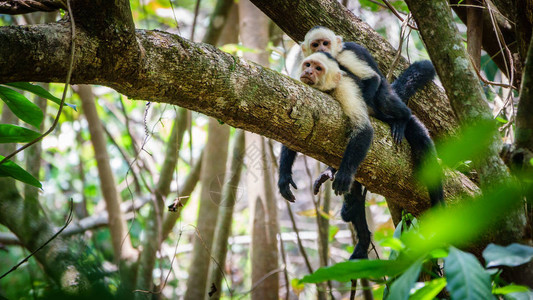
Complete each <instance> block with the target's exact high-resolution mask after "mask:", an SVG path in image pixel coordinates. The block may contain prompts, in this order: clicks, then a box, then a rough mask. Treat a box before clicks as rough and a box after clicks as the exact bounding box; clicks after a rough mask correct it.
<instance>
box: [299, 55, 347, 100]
mask: <svg viewBox="0 0 533 300" xmlns="http://www.w3.org/2000/svg"><path fill="white" fill-rule="evenodd" d="M341 77H342V71H341V70H340V68H339V65H338V64H337V61H336V60H335V59H334V58H333V57H332V56H331V55H329V54H328V53H325V52H316V53H313V54H311V55H309V56H308V57H306V58H305V59H304V61H303V62H302V73H301V74H300V81H302V82H303V83H305V84H307V85H310V86H312V87H314V88H316V89H318V90H321V91H328V90H332V89H334V88H335V87H336V86H337V84H338V83H339V81H340V79H341Z"/></svg>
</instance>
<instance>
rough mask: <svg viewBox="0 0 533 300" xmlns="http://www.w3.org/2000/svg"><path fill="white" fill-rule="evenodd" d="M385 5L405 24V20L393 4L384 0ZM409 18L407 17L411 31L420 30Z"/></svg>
mask: <svg viewBox="0 0 533 300" xmlns="http://www.w3.org/2000/svg"><path fill="white" fill-rule="evenodd" d="M382 1H383V3H385V5H386V6H387V8H388V9H390V11H391V12H392V13H393V14H394V15H395V16H396V17H397V18H398V19H399V20H400V21H402V22H404V18H402V16H400V13H399V12H398V11H397V10H396V8H394V6H392V4H390V3H389V1H388V0H382ZM409 19H410V18H409V17H407V26H409V27H410V28H411V29H414V30H418V28H417V27H416V26H414V25H412V24H411V22H409Z"/></svg>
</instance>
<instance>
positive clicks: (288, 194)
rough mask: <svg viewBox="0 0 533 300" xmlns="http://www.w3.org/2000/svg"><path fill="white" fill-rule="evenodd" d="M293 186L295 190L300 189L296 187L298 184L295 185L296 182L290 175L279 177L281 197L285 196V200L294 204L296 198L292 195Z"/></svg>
mask: <svg viewBox="0 0 533 300" xmlns="http://www.w3.org/2000/svg"><path fill="white" fill-rule="evenodd" d="M291 185H292V187H294V188H295V189H298V187H297V186H296V183H294V181H293V180H292V176H290V175H289V176H280V177H279V180H278V188H279V193H280V194H281V196H283V198H285V199H287V201H289V202H294V200H296V198H295V197H294V195H293V194H292V191H291V187H290V186H291Z"/></svg>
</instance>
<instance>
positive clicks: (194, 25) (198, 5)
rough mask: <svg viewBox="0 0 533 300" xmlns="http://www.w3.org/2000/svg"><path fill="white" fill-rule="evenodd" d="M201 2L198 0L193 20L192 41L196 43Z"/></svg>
mask: <svg viewBox="0 0 533 300" xmlns="http://www.w3.org/2000/svg"><path fill="white" fill-rule="evenodd" d="M200 1H201V0H196V6H195V7H194V19H193V20H192V30H191V41H194V29H195V28H196V22H197V21H198V12H199V11H200Z"/></svg>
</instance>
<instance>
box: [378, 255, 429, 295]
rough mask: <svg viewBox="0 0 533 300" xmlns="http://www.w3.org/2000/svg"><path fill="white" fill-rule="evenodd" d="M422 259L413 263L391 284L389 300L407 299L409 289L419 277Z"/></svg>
mask: <svg viewBox="0 0 533 300" xmlns="http://www.w3.org/2000/svg"><path fill="white" fill-rule="evenodd" d="M422 263H424V260H423V259H420V260H417V261H416V262H415V263H413V264H412V265H411V266H410V267H409V269H407V271H405V272H404V273H403V274H402V275H401V276H400V277H398V278H397V279H396V280H394V282H393V283H392V285H391V287H390V293H389V295H390V296H389V297H388V298H387V299H390V300H402V299H408V298H409V294H410V292H411V288H412V287H413V285H414V284H415V282H416V281H417V279H418V275H420V269H422Z"/></svg>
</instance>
